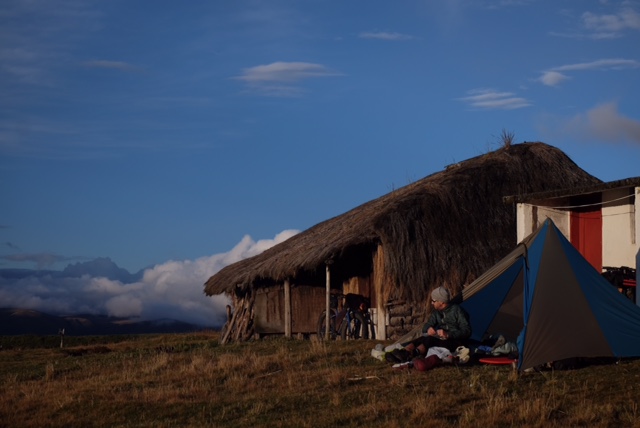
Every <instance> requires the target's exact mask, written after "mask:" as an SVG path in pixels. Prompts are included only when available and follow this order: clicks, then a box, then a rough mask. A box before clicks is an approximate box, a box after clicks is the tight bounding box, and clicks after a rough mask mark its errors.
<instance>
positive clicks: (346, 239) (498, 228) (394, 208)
mask: <svg viewBox="0 0 640 428" xmlns="http://www.w3.org/2000/svg"><path fill="white" fill-rule="evenodd" d="M598 183H601V181H600V180H599V179H597V178H596V177H593V176H591V175H590V174H588V173H587V172H585V171H584V170H582V169H581V168H579V167H578V166H577V165H576V164H575V163H574V162H573V161H572V160H571V159H570V158H569V157H568V156H566V155H565V154H564V153H563V152H562V151H560V150H559V149H557V148H555V147H552V146H550V145H547V144H544V143H540V142H536V143H521V144H514V145H511V146H510V147H503V148H501V149H498V150H496V151H493V152H489V153H486V154H483V155H480V156H476V157H474V158H470V159H467V160H465V161H462V162H458V163H456V164H453V165H450V166H448V167H447V168H446V169H445V170H442V171H439V172H436V173H433V174H431V175H428V176H426V177H424V178H423V179H420V180H418V181H416V182H414V183H411V184H409V185H407V186H404V187H401V188H398V189H396V190H393V191H392V192H390V193H387V194H385V195H383V196H381V197H379V198H376V199H373V200H371V201H369V202H366V203H364V204H362V205H360V206H357V207H355V208H353V209H352V210H350V211H347V212H345V213H343V214H340V215H338V216H335V217H333V218H330V219H328V220H325V221H323V222H321V223H318V224H316V225H315V226H313V227H311V228H309V229H307V230H305V231H303V232H301V233H299V234H297V235H295V236H293V237H291V238H289V239H288V240H286V241H284V242H282V243H280V244H278V245H276V246H274V247H272V248H270V249H268V250H266V251H264V252H263V253H261V254H259V255H256V256H254V257H251V258H248V259H245V260H242V261H239V262H237V263H234V264H232V265H229V266H226V267H225V268H223V269H221V270H220V271H219V272H218V273H216V274H215V275H213V276H212V277H211V278H210V279H209V280H208V281H207V282H206V283H205V293H206V294H208V295H213V294H220V293H223V292H227V293H229V292H232V291H233V290H234V287H236V286H241V287H251V286H254V287H256V286H257V287H259V286H268V285H271V284H275V283H281V282H282V281H284V280H285V279H295V280H296V282H297V283H305V284H307V285H318V286H321V285H324V266H325V261H327V260H332V262H333V264H332V267H331V270H332V280H333V281H336V284H340V282H339V281H342V280H344V279H348V278H349V277H351V276H366V275H367V274H368V273H369V272H370V271H371V267H372V255H373V253H374V252H375V250H376V248H377V246H378V245H379V244H382V246H383V247H384V265H385V271H386V273H387V274H388V275H389V277H390V278H391V280H392V281H393V282H394V284H395V285H396V286H397V287H398V292H399V293H400V295H403V296H405V297H406V298H409V299H423V298H424V297H425V296H426V294H427V293H428V291H429V289H430V288H432V286H433V284H444V285H448V286H451V287H459V286H461V285H462V284H463V283H468V282H471V280H473V279H475V277H476V276H478V275H479V274H480V273H482V272H483V271H484V270H485V269H486V268H488V267H489V266H491V265H492V264H493V263H495V261H497V260H499V259H500V258H501V257H503V256H504V255H505V254H506V253H507V252H508V251H510V250H511V249H512V247H513V246H514V245H515V240H516V228H515V218H514V217H515V216H514V215H513V207H512V206H507V205H505V204H504V202H503V198H504V197H505V196H507V195H517V194H525V193H531V192H544V191H550V190H554V189H558V188H562V187H565V188H569V187H575V186H587V185H595V184H598Z"/></svg>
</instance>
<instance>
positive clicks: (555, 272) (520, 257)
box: [462, 219, 640, 370]
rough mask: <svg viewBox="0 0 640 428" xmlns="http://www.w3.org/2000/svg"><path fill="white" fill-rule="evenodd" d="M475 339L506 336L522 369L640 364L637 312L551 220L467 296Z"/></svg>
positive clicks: (470, 288)
mask: <svg viewBox="0 0 640 428" xmlns="http://www.w3.org/2000/svg"><path fill="white" fill-rule="evenodd" d="M462 298H463V302H462V306H463V307H464V308H465V309H466V310H467V311H468V312H469V315H470V318H471V326H472V329H473V336H472V339H475V340H478V341H481V340H483V339H484V338H486V337H488V336H490V335H496V334H502V335H504V336H505V337H506V338H507V340H509V341H513V342H515V343H517V345H518V352H519V360H518V369H520V370H522V369H526V368H529V367H535V366H537V365H539V364H543V363H547V362H551V361H558V360H562V359H566V358H572V357H640V307H638V306H636V305H635V304H634V303H633V302H631V301H630V300H629V299H628V298H626V297H624V296H623V295H622V294H620V293H619V292H618V290H617V289H616V288H615V287H614V286H613V285H611V284H610V283H609V282H608V281H607V280H606V279H605V278H604V277H602V275H601V274H600V273H599V272H598V271H597V270H596V269H594V268H593V266H591V265H590V264H589V262H587V260H585V259H584V257H583V256H582V255H581V254H580V253H579V252H578V250H577V249H575V248H574V247H573V245H571V243H570V242H569V241H568V240H567V239H566V238H565V237H564V235H563V234H562V232H560V231H559V230H558V228H557V227H556V225H555V224H554V223H553V222H552V221H551V220H550V219H547V220H546V221H545V222H544V224H543V225H542V226H541V227H540V228H539V229H538V230H537V231H535V232H534V233H532V234H531V235H529V236H528V237H527V238H525V240H523V242H522V243H520V244H519V245H518V246H517V247H516V248H515V249H514V250H513V251H512V252H511V253H510V254H509V255H508V256H507V257H505V258H504V259H502V260H501V261H500V262H498V263H497V264H496V265H494V266H493V267H492V268H491V269H489V270H488V271H487V272H485V273H484V274H483V275H482V276H480V277H479V278H478V279H477V280H476V281H474V282H473V283H472V284H470V285H469V286H468V287H466V288H465V289H464V290H463V293H462Z"/></svg>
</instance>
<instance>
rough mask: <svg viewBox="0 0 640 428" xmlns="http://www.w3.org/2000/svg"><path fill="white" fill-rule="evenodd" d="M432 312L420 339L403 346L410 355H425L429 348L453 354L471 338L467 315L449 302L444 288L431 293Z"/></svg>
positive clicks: (449, 299) (448, 295)
mask: <svg viewBox="0 0 640 428" xmlns="http://www.w3.org/2000/svg"><path fill="white" fill-rule="evenodd" d="M431 304H432V305H433V309H434V310H433V311H432V312H431V315H430V316H429V319H428V320H427V322H426V323H425V324H424V326H423V327H422V337H419V338H417V339H414V340H412V341H411V342H409V343H406V344H403V345H404V349H405V350H406V351H408V352H409V354H410V355H414V356H417V355H422V356H424V355H426V353H427V351H428V350H429V348H431V347H434V346H437V347H441V348H447V349H448V350H449V351H451V352H452V353H454V352H455V351H456V349H457V348H458V347H460V346H463V345H465V341H466V340H467V339H469V337H471V325H470V324H469V314H467V312H466V311H465V310H464V309H462V308H461V307H460V306H459V305H458V304H456V303H452V302H451V295H450V294H449V291H448V290H447V289H446V288H444V287H438V288H436V289H435V290H433V291H432V292H431Z"/></svg>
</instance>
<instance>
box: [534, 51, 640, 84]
mask: <svg viewBox="0 0 640 428" xmlns="http://www.w3.org/2000/svg"><path fill="white" fill-rule="evenodd" d="M638 67H640V62H638V61H636V60H633V59H623V58H613V59H600V60H597V61H591V62H581V63H577V64H567V65H562V66H559V67H554V68H551V69H549V70H546V71H543V72H542V76H540V78H539V79H538V80H539V81H540V82H542V83H543V84H544V85H547V86H557V85H558V84H559V83H560V82H562V81H564V80H567V79H570V77H569V76H567V75H566V74H565V73H567V72H572V71H589V70H624V69H629V68H638Z"/></svg>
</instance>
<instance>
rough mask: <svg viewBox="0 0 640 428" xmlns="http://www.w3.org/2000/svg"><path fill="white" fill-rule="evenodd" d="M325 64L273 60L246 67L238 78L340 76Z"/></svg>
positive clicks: (279, 79) (289, 79)
mask: <svg viewBox="0 0 640 428" xmlns="http://www.w3.org/2000/svg"><path fill="white" fill-rule="evenodd" d="M338 75H339V74H338V73H335V72H332V71H330V70H329V69H328V68H326V67H325V66H324V65H321V64H313V63H310V62H281V61H280V62H273V63H271V64H266V65H257V66H255V67H251V68H245V69H244V70H243V72H242V75H240V76H237V77H236V79H239V80H244V81H245V82H250V83H253V82H297V81H300V80H303V79H309V78H314V77H327V76H338Z"/></svg>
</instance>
